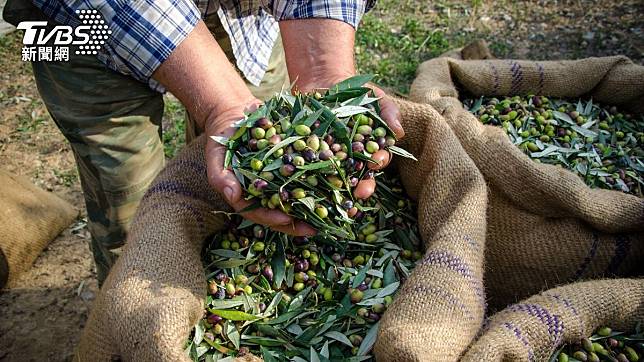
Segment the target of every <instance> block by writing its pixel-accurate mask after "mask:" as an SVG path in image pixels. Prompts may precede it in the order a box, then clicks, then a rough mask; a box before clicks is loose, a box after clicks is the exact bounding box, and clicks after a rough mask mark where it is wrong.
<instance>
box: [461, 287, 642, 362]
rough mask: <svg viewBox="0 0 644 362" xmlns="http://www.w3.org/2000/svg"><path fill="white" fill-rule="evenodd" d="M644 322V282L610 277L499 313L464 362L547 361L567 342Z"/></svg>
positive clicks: (629, 328)
mask: <svg viewBox="0 0 644 362" xmlns="http://www.w3.org/2000/svg"><path fill="white" fill-rule="evenodd" d="M638 323H644V279H613V280H611V279H606V280H593V281H586V282H578V283H572V284H569V285H565V286H562V287H558V288H554V289H550V290H548V291H545V292H543V293H541V294H539V295H536V296H533V297H530V298H529V299H526V300H524V301H522V302H520V303H517V304H513V305H511V306H509V307H507V308H506V309H504V310H502V311H500V312H498V313H496V314H495V315H493V316H492V317H490V319H489V320H488V321H487V323H486V327H485V328H484V331H483V333H482V335H481V336H480V337H479V338H478V340H477V341H476V342H475V343H474V344H473V345H472V346H471V347H470V349H469V350H468V352H467V353H466V354H465V356H464V357H463V358H462V359H461V361H463V362H475V361H476V362H502V361H512V362H533V361H548V360H549V358H550V356H551V355H552V353H553V352H554V351H555V350H556V349H557V347H559V346H560V345H562V344H564V343H574V342H578V341H579V340H580V339H581V338H584V337H587V336H590V335H591V334H592V333H593V331H594V330H596V329H597V328H599V327H602V326H610V327H611V328H614V329H616V330H620V331H633V330H635V326H636V325H637V324H638Z"/></svg>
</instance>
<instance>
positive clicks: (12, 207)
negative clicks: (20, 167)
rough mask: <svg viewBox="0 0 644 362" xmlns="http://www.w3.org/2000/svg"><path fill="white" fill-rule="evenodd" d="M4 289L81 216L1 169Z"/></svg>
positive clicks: (0, 250)
mask: <svg viewBox="0 0 644 362" xmlns="http://www.w3.org/2000/svg"><path fill="white" fill-rule="evenodd" d="M0 185H1V186H0V288H2V287H3V286H5V284H7V285H8V286H9V287H11V285H12V284H13V282H14V281H15V280H16V278H17V277H18V276H19V275H20V273H22V272H24V271H26V270H28V269H29V268H31V265H32V264H33V262H34V261H35V260H36V258H37V257H38V255H40V253H41V252H42V251H43V249H44V248H45V247H46V246H47V245H48V244H49V242H50V241H52V240H53V239H54V238H55V237H56V236H57V235H58V234H59V233H60V232H61V231H63V230H64V229H65V228H66V227H67V226H69V224H71V223H72V221H74V218H76V216H78V211H77V210H75V209H74V208H73V207H72V205H70V204H69V203H68V202H66V201H64V200H63V199H61V198H59V197H58V196H56V195H55V194H53V193H51V192H46V191H44V190H41V189H39V188H37V187H36V186H34V185H33V184H31V182H29V181H28V180H26V179H24V178H22V177H18V176H14V175H11V174H9V173H7V172H5V171H2V170H0Z"/></svg>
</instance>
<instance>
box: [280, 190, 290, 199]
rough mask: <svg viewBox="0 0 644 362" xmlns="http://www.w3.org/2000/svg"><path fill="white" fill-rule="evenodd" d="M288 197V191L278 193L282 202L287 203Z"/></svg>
mask: <svg viewBox="0 0 644 362" xmlns="http://www.w3.org/2000/svg"><path fill="white" fill-rule="evenodd" d="M290 196H291V195H290V194H289V192H288V190H282V191H280V200H282V202H286V201H288V199H289V197H290Z"/></svg>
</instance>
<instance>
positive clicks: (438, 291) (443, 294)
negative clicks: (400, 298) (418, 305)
mask: <svg viewBox="0 0 644 362" xmlns="http://www.w3.org/2000/svg"><path fill="white" fill-rule="evenodd" d="M413 292H415V293H423V294H430V295H434V296H438V297H440V298H441V299H443V300H445V301H446V302H447V303H448V304H449V305H451V306H454V307H457V308H458V310H459V311H461V312H462V313H463V314H464V315H465V316H466V317H467V318H468V319H469V320H473V319H474V313H473V312H472V311H471V310H469V309H468V308H467V306H466V305H465V304H463V302H461V301H460V300H459V299H458V298H457V297H456V296H455V295H454V294H452V293H451V292H449V291H447V290H444V289H442V288H440V287H437V286H436V287H435V286H424V285H418V286H416V287H414V289H413Z"/></svg>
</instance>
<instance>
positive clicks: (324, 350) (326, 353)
mask: <svg viewBox="0 0 644 362" xmlns="http://www.w3.org/2000/svg"><path fill="white" fill-rule="evenodd" d="M320 356H322V357H324V358H326V359H328V358H329V341H326V342H324V345H323V346H322V349H321V350H320Z"/></svg>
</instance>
